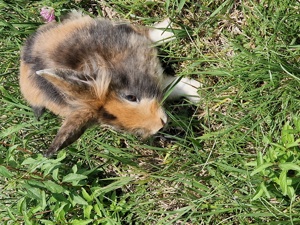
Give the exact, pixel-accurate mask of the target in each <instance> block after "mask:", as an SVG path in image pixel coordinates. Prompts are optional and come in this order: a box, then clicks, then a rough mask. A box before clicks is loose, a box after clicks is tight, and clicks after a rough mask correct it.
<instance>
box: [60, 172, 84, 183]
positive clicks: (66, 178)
mask: <svg viewBox="0 0 300 225" xmlns="http://www.w3.org/2000/svg"><path fill="white" fill-rule="evenodd" d="M86 178H87V176H85V175H82V174H76V173H70V174H68V175H66V176H64V178H63V180H62V181H63V182H69V183H71V182H74V181H77V182H78V181H81V180H84V179H86Z"/></svg>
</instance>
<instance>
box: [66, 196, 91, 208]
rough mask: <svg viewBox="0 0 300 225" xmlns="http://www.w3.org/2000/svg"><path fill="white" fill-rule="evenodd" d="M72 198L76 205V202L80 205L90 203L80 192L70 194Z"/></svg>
mask: <svg viewBox="0 0 300 225" xmlns="http://www.w3.org/2000/svg"><path fill="white" fill-rule="evenodd" d="M70 197H71V199H72V204H73V205H74V206H75V205H76V204H79V205H88V203H87V201H85V200H84V199H83V198H82V197H81V196H80V195H78V194H70Z"/></svg>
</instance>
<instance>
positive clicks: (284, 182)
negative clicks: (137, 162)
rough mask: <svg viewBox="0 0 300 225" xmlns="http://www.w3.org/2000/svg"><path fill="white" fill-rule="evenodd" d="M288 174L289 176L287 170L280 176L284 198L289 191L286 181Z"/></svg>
mask: <svg viewBox="0 0 300 225" xmlns="http://www.w3.org/2000/svg"><path fill="white" fill-rule="evenodd" d="M286 174H287V170H282V171H281V173H280V175H279V186H280V188H281V190H282V194H283V195H284V196H286V195H287V189H288V185H287V181H286Z"/></svg>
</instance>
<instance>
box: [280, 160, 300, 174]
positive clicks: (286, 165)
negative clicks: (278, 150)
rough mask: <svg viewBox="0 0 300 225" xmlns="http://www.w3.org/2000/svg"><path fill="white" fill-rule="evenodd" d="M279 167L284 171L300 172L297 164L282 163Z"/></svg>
mask: <svg viewBox="0 0 300 225" xmlns="http://www.w3.org/2000/svg"><path fill="white" fill-rule="evenodd" d="M279 167H280V168H281V169H282V170H295V171H298V172H300V166H298V165H296V164H295V163H291V162H286V163H280V164H279Z"/></svg>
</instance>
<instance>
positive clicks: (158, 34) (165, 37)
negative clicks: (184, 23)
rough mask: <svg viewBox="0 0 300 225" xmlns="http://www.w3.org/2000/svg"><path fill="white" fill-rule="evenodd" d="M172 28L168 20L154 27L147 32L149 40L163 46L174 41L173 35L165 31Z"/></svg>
mask: <svg viewBox="0 0 300 225" xmlns="http://www.w3.org/2000/svg"><path fill="white" fill-rule="evenodd" d="M171 27H172V23H171V21H170V19H169V18H167V19H165V20H164V21H162V22H160V23H157V24H155V25H154V28H152V29H150V30H149V37H150V40H151V41H153V42H155V43H157V44H163V43H166V42H169V41H172V40H174V39H175V36H174V33H173V32H170V31H167V30H170V29H171Z"/></svg>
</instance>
